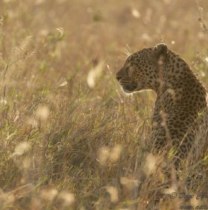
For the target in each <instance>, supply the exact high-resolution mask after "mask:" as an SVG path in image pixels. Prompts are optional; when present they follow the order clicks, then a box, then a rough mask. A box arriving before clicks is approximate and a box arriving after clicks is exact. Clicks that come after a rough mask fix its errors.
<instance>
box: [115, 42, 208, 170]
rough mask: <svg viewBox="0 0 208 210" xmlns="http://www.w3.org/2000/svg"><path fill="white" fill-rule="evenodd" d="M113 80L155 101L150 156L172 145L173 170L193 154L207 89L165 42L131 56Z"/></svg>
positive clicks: (124, 88)
mask: <svg viewBox="0 0 208 210" xmlns="http://www.w3.org/2000/svg"><path fill="white" fill-rule="evenodd" d="M116 79H117V81H118V83H119V85H120V86H121V87H122V89H123V91H124V92H125V93H127V94H129V93H136V92H139V91H142V90H146V89H151V90H153V91H154V92H155V93H156V100H155V105H154V111H153V116H152V124H151V135H150V142H151V144H152V146H151V148H152V151H151V152H152V153H153V154H160V153H163V152H164V150H165V149H166V146H167V145H171V147H170V148H171V149H172V150H171V151H172V154H173V155H172V156H173V157H172V163H173V165H174V168H175V169H176V170H179V169H180V168H181V163H182V160H184V159H186V158H187V157H188V155H189V154H190V152H191V151H193V149H194V148H193V145H194V141H195V139H196V130H197V129H198V119H199V117H200V116H202V115H203V113H204V112H206V111H207V101H206V89H205V87H204V86H203V85H202V83H201V82H200V81H199V79H198V78H197V76H196V75H195V74H194V73H193V71H192V70H191V67H190V66H189V65H188V63H187V62H186V61H185V60H184V59H183V58H181V56H179V55H178V54H177V53H175V52H173V51H172V50H170V49H169V48H168V46H167V45H166V44H165V43H159V44H157V45H156V46H153V47H149V48H144V49H142V50H140V51H137V52H135V53H133V54H131V55H130V56H129V57H128V58H127V59H126V61H125V62H124V65H123V66H122V67H121V69H120V70H119V71H118V72H117V73H116Z"/></svg>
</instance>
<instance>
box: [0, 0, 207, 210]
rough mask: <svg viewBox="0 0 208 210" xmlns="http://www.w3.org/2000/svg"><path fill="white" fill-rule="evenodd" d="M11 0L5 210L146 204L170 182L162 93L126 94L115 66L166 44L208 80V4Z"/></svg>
mask: <svg viewBox="0 0 208 210" xmlns="http://www.w3.org/2000/svg"><path fill="white" fill-rule="evenodd" d="M0 4H1V6H0V116H1V117H0V142H1V147H0V210H8V209H9V210H10V209H11V210H30V209H31V210H33V209H34V210H42V209H44V210H45V209H47V210H61V209H67V210H68V209H80V210H85V209H86V210H88V209H96V210H107V209H117V210H124V209H146V208H145V207H146V205H147V203H148V202H150V201H151V199H152V198H153V197H154V196H155V194H156V192H157V189H158V190H159V188H160V184H161V183H162V182H163V180H164V176H163V174H162V172H161V171H158V170H156V169H155V168H154V163H155V158H154V157H153V156H151V154H148V150H149V148H150V147H151V143H150V142H149V139H148V136H149V134H150V129H151V114H152V110H153V105H154V100H155V94H154V93H152V92H142V93H139V94H137V95H130V96H126V95H124V94H123V92H122V91H121V90H120V87H119V84H117V82H116V80H115V73H116V72H117V71H118V70H119V68H120V67H121V66H122V65H123V62H124V60H125V59H126V54H128V53H129V52H130V53H131V52H134V51H137V50H139V49H142V48H144V47H149V46H154V45H155V44H156V43H158V42H165V43H166V44H167V45H168V46H169V47H170V48H171V49H173V50H174V51H177V52H178V53H179V54H181V56H182V57H184V58H185V59H186V60H187V62H188V63H189V64H190V65H191V66H192V69H193V70H194V72H195V73H196V74H197V75H198V78H199V79H200V80H202V81H203V83H204V85H205V86H206V85H207V84H208V79H207V75H208V71H207V69H208V53H207V51H208V47H207V43H208V29H207V26H206V23H207V20H208V2H207V0H200V1H179V0H176V1H171V0H161V1H152V0H146V1H126V0H114V1H110V0H106V1H101V0H96V1H95V0H69V1H67V0H53V1H46V0H35V1H15V0H3V1H2V2H1V3H0ZM157 161H161V160H157ZM204 161H207V157H205V158H204ZM193 167H194V166H193ZM143 169H145V171H146V172H147V174H149V176H150V177H149V179H148V180H146V181H145V182H144V183H143V185H142V189H141V192H142V193H140V195H138V194H137V191H138V188H139V186H140V182H141V181H142V176H141V174H142V173H143V171H144V170H143ZM191 170H194V168H188V167H187V168H186V169H184V171H183V172H182V173H184V176H186V175H187V174H189V173H191ZM152 171H154V172H153V174H151V173H152ZM182 176H183V174H182ZM181 185H182V184H181ZM167 190H169V192H171V190H173V189H167ZM186 193H187V192H186ZM187 194H192V195H195V197H193V198H192V199H191V204H192V206H197V205H202V204H203V205H205V204H206V205H208V204H207V203H206V202H207V199H206V198H204V200H203V199H201V198H200V199H197V198H196V196H197V194H193V192H188V193H187ZM204 197H205V196H204ZM183 201H184V199H183V198H179V197H178V196H175V197H174V198H171V197H170V196H169V197H168V196H167V199H164V200H163V201H161V205H160V206H161V207H160V209H162V210H167V209H168V210H170V209H174V210H175V209H181V207H180V205H182V204H183V203H184V202H183ZM150 209H153V207H150Z"/></svg>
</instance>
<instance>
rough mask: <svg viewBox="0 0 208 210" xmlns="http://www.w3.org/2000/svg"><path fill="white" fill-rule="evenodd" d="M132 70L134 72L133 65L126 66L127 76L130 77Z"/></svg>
mask: <svg viewBox="0 0 208 210" xmlns="http://www.w3.org/2000/svg"><path fill="white" fill-rule="evenodd" d="M133 72H134V67H133V66H129V67H128V68H127V74H128V76H129V77H131V76H132V75H133Z"/></svg>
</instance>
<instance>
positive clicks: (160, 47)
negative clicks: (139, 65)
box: [154, 43, 168, 58]
mask: <svg viewBox="0 0 208 210" xmlns="http://www.w3.org/2000/svg"><path fill="white" fill-rule="evenodd" d="M167 51H168V47H167V45H166V44H164V43H159V44H157V45H156V46H155V47H154V52H155V55H156V57H157V58H159V57H160V56H161V55H162V56H165V55H166V54H167Z"/></svg>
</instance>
